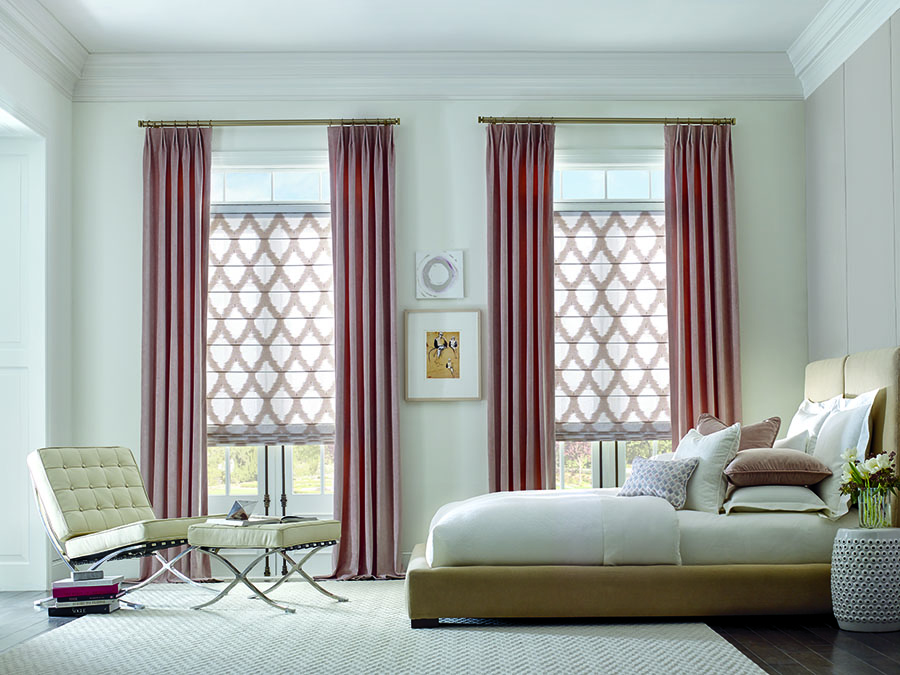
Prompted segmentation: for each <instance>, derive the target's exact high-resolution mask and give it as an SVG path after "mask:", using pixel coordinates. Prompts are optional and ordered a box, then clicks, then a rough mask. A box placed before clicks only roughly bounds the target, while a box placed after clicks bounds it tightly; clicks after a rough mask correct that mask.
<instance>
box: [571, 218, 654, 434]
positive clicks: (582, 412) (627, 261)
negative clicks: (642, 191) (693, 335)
mask: <svg viewBox="0 0 900 675" xmlns="http://www.w3.org/2000/svg"><path fill="white" fill-rule="evenodd" d="M554 237H555V241H554V251H555V259H556V261H555V284H554V289H555V294H556V297H555V299H554V303H555V307H556V338H555V340H556V439H557V440H560V441H565V440H628V439H642V438H649V439H652V438H662V437H666V436H668V435H669V433H670V429H671V424H670V419H671V418H670V415H669V363H668V323H667V318H666V246H665V222H664V214H663V213H662V212H647V211H643V212H624V211H592V212H557V213H555V214H554Z"/></svg>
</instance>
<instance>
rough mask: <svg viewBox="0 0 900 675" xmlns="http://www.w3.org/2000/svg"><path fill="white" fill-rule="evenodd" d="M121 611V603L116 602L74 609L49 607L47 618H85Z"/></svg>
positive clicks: (75, 607)
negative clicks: (90, 615) (86, 615)
mask: <svg viewBox="0 0 900 675" xmlns="http://www.w3.org/2000/svg"><path fill="white" fill-rule="evenodd" d="M117 609H119V601H118V600H115V601H113V602H111V603H104V604H102V605H82V606H74V607H69V606H66V607H48V608H47V616H51V617H54V616H55V617H64V616H83V615H84V614H111V613H112V612H115V611H116V610H117Z"/></svg>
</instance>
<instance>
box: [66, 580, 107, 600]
mask: <svg viewBox="0 0 900 675" xmlns="http://www.w3.org/2000/svg"><path fill="white" fill-rule="evenodd" d="M118 592H119V584H118V583H115V584H107V585H105V586H69V587H63V588H56V587H54V589H53V597H54V598H74V597H79V596H83V595H115V594H116V593H118Z"/></svg>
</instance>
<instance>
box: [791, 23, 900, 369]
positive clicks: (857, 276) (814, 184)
mask: <svg viewBox="0 0 900 675" xmlns="http://www.w3.org/2000/svg"><path fill="white" fill-rule="evenodd" d="M806 153H807V155H806V165H807V166H806V173H807V184H806V190H807V192H806V197H807V242H808V249H807V256H808V263H807V264H808V285H809V357H810V359H819V358H826V357H832V356H838V355H841V354H846V353H849V352H856V351H860V350H866V349H876V348H880V347H889V346H893V345H897V344H900V312H898V309H897V300H898V294H900V237H898V228H900V208H898V206H900V205H898V195H900V164H898V162H900V13H897V14H895V15H894V16H893V17H892V18H891V19H890V21H888V22H886V23H885V24H884V25H883V26H882V27H881V28H880V29H878V31H876V32H875V33H874V34H873V35H872V36H871V37H870V38H869V39H868V40H867V41H866V42H865V43H864V44H863V45H862V46H861V47H860V48H859V49H858V50H857V51H856V52H854V53H853V55H852V56H850V58H848V59H847V61H846V62H844V64H843V65H842V66H841V67H840V68H838V70H836V71H835V72H834V73H833V74H832V75H831V77H829V78H828V80H827V81H826V82H825V83H823V84H822V85H821V86H820V87H819V88H818V89H816V91H814V92H813V93H812V95H811V96H810V97H809V98H808V99H807V102H806Z"/></svg>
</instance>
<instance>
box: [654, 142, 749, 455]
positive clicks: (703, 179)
mask: <svg viewBox="0 0 900 675" xmlns="http://www.w3.org/2000/svg"><path fill="white" fill-rule="evenodd" d="M665 139H666V159H665V163H666V164H665V170H666V274H667V280H666V286H667V293H668V317H669V377H670V382H669V385H670V391H671V397H672V399H671V402H672V438H673V441H674V443H675V444H677V443H678V441H679V440H680V439H681V437H682V436H683V435H684V434H685V433H686V432H687V431H688V429H690V428H691V427H693V425H694V420H696V419H697V417H698V415H699V414H700V413H710V414H712V415H715V416H716V417H718V418H719V419H720V420H722V421H723V422H725V423H726V424H733V423H734V422H737V421H739V420H740V419H741V363H740V352H741V349H740V333H739V325H738V320H739V317H738V272H737V252H736V244H735V240H736V233H735V218H734V168H733V165H732V155H731V127H730V126H728V125H702V126H701V125H672V126H667V127H666V128H665Z"/></svg>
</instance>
